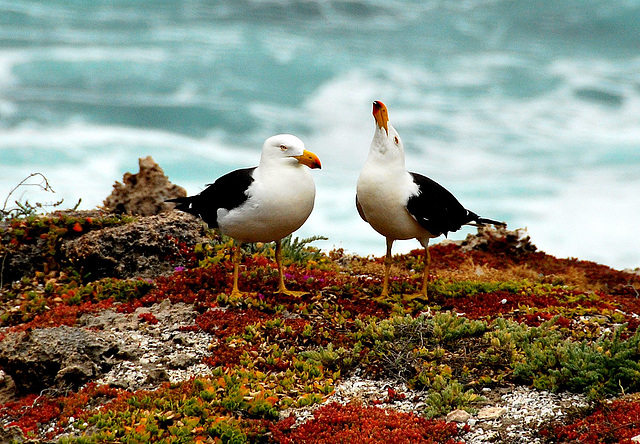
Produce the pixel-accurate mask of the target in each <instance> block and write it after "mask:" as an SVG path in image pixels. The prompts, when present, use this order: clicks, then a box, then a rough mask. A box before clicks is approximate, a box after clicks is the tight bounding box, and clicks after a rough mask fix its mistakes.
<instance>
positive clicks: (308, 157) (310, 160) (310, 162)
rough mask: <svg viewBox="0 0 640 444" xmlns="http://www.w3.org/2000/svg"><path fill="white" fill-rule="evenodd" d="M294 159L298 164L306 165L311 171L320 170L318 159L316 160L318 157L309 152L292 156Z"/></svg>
mask: <svg viewBox="0 0 640 444" xmlns="http://www.w3.org/2000/svg"><path fill="white" fill-rule="evenodd" d="M294 158H295V159H298V162H299V163H301V164H303V165H306V166H308V167H309V168H311V169H314V168H322V164H321V163H320V159H318V156H316V155H315V154H313V153H312V152H311V151H307V150H304V151H303V152H302V156H294Z"/></svg>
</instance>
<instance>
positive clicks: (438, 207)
mask: <svg viewBox="0 0 640 444" xmlns="http://www.w3.org/2000/svg"><path fill="white" fill-rule="evenodd" d="M409 174H411V176H412V177H413V181H414V182H415V183H416V184H417V185H418V188H419V193H418V194H417V195H415V196H411V197H410V198H409V200H408V202H407V210H408V211H409V213H411V215H412V216H413V217H415V218H416V220H417V221H418V223H419V224H420V225H421V226H422V227H423V228H424V229H425V230H427V231H429V233H431V234H433V235H434V236H440V235H441V234H444V235H445V236H446V235H447V233H448V232H450V231H458V230H459V229H460V227H462V226H463V225H465V224H468V223H469V222H476V221H478V219H479V216H478V215H477V214H475V213H473V212H471V211H469V210H467V209H465V208H464V207H463V206H462V204H461V203H460V202H458V199H456V198H455V196H454V195H453V194H451V193H450V192H449V191H448V190H447V189H446V188H444V187H443V186H442V185H440V184H439V183H437V182H436V181H434V180H431V179H429V178H428V177H425V176H423V175H421V174H417V173H409Z"/></svg>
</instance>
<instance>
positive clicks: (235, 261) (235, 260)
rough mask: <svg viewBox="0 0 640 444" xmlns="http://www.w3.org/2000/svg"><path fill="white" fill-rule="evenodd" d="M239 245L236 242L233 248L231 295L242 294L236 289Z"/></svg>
mask: <svg viewBox="0 0 640 444" xmlns="http://www.w3.org/2000/svg"><path fill="white" fill-rule="evenodd" d="M241 246H242V244H241V243H240V242H238V243H237V244H236V246H235V248H234V250H233V288H232V289H231V296H242V292H241V291H240V290H239V289H238V271H239V270H238V269H239V268H240V254H241V248H240V247H241Z"/></svg>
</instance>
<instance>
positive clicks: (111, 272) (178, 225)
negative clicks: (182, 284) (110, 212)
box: [62, 211, 209, 279]
mask: <svg viewBox="0 0 640 444" xmlns="http://www.w3.org/2000/svg"><path fill="white" fill-rule="evenodd" d="M208 240H209V239H208V238H207V236H206V227H205V225H204V224H203V223H202V222H200V221H198V220H197V219H196V218H194V217H193V216H190V215H187V214H184V213H180V212H177V211H176V212H170V213H163V214H160V215H157V216H150V217H144V218H140V219H139V220H137V221H134V222H131V223H128V224H124V225H118V226H114V227H109V228H104V229H102V230H96V231H91V232H89V233H87V234H85V235H83V236H81V237H79V238H77V239H73V240H70V241H68V242H66V243H65V245H64V246H63V247H62V252H63V253H64V254H65V255H66V257H67V259H68V260H69V261H70V262H71V263H72V264H73V265H74V267H75V268H77V269H79V270H82V273H83V275H90V277H91V279H100V278H102V277H106V276H110V277H117V278H129V277H142V278H151V277H155V276H158V275H161V274H167V273H171V272H173V270H174V268H175V267H178V266H183V265H185V264H184V263H182V262H183V261H184V258H182V257H181V255H180V243H182V242H184V243H186V244H188V245H196V244H198V243H204V242H207V241H208Z"/></svg>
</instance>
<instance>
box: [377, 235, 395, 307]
mask: <svg viewBox="0 0 640 444" xmlns="http://www.w3.org/2000/svg"><path fill="white" fill-rule="evenodd" d="M392 246H393V239H390V238H387V254H386V256H385V257H384V281H383V282H382V293H381V294H380V296H389V272H390V271H391V247H392Z"/></svg>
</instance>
